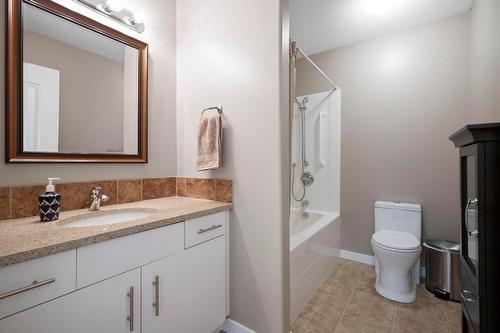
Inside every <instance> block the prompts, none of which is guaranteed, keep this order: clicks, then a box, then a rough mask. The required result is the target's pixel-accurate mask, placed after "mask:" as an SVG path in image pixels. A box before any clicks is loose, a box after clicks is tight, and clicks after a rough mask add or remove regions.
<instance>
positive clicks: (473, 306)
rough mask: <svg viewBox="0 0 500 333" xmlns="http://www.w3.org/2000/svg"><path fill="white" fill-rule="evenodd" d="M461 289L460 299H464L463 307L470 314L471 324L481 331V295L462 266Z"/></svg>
mask: <svg viewBox="0 0 500 333" xmlns="http://www.w3.org/2000/svg"><path fill="white" fill-rule="evenodd" d="M461 276H462V278H461V283H462V286H461V289H460V299H461V301H462V307H464V308H465V310H466V312H467V314H468V315H469V318H467V319H468V320H470V321H471V322H470V323H469V325H470V326H472V327H474V329H475V331H476V332H479V319H480V318H479V302H480V299H479V296H478V294H477V292H476V290H475V288H474V286H473V284H472V281H471V280H470V279H469V278H468V277H467V275H466V274H465V272H464V271H463V267H462V274H461Z"/></svg>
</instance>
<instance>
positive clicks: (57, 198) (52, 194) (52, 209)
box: [38, 178, 61, 222]
mask: <svg viewBox="0 0 500 333" xmlns="http://www.w3.org/2000/svg"><path fill="white" fill-rule="evenodd" d="M48 180H49V183H48V184H47V186H46V187H45V194H42V195H40V196H38V207H39V210H40V221H42V222H50V221H55V220H57V219H58V218H59V212H60V210H61V195H60V194H58V193H56V188H55V186H54V184H53V183H52V182H53V181H54V180H60V178H48Z"/></svg>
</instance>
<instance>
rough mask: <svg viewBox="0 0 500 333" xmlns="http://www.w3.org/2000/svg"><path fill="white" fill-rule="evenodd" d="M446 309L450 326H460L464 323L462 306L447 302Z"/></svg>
mask: <svg viewBox="0 0 500 333" xmlns="http://www.w3.org/2000/svg"><path fill="white" fill-rule="evenodd" d="M444 309H445V311H446V320H447V321H448V322H449V323H450V324H455V325H456V326H460V324H461V322H462V305H461V304H460V303H457V302H446V303H445V306H444Z"/></svg>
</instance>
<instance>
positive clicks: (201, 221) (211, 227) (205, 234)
mask: <svg viewBox="0 0 500 333" xmlns="http://www.w3.org/2000/svg"><path fill="white" fill-rule="evenodd" d="M225 228H226V213H225V212H220V213H216V214H212V215H207V216H202V217H198V218H195V219H192V220H188V221H186V222H185V245H184V246H185V248H186V249H187V248H190V247H191V246H194V245H196V244H200V243H203V242H206V241H208V240H210V239H213V238H217V237H219V236H222V235H224V232H225Z"/></svg>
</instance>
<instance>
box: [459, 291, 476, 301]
mask: <svg viewBox="0 0 500 333" xmlns="http://www.w3.org/2000/svg"><path fill="white" fill-rule="evenodd" d="M464 294H472V293H471V292H470V291H468V290H460V297H461V298H462V299H463V300H464V301H465V302H467V303H476V300H475V299H474V298H471V297H466V296H465V295H464Z"/></svg>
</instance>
